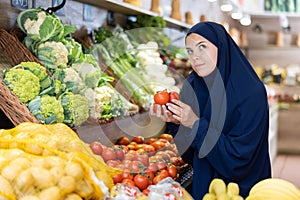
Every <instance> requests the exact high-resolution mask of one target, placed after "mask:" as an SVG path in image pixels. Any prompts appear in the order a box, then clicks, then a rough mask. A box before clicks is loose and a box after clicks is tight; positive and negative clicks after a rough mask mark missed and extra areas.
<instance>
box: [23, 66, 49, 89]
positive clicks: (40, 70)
mask: <svg viewBox="0 0 300 200" xmlns="http://www.w3.org/2000/svg"><path fill="white" fill-rule="evenodd" d="M20 66H22V67H23V68H24V69H26V70H29V71H30V72H32V73H33V74H34V75H36V76H37V77H38V78H39V79H40V86H41V90H44V89H45V88H48V87H49V86H51V84H52V79H51V77H50V76H49V75H48V74H47V70H46V68H45V67H44V66H42V65H40V64H39V63H36V62H21V63H20Z"/></svg>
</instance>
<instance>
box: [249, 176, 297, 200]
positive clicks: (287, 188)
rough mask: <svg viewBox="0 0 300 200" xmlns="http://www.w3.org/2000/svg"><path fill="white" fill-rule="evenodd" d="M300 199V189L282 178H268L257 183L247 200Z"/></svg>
mask: <svg viewBox="0 0 300 200" xmlns="http://www.w3.org/2000/svg"><path fill="white" fill-rule="evenodd" d="M261 199H263V200H300V191H299V189H298V188H297V187H296V186H295V185H294V184H293V183H291V182H289V181H287V180H284V179H280V178H268V179H264V180H262V181H260V182H258V183H256V184H255V185H254V186H253V187H252V188H251V190H250V192H249V196H248V197H247V198H246V200H261Z"/></svg>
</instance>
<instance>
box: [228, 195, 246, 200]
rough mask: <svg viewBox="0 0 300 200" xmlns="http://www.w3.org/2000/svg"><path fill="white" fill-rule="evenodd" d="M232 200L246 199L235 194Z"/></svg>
mask: <svg viewBox="0 0 300 200" xmlns="http://www.w3.org/2000/svg"><path fill="white" fill-rule="evenodd" d="M231 200H244V198H243V197H242V196H240V195H234V196H232V197H231Z"/></svg>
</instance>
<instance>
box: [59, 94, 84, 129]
mask: <svg viewBox="0 0 300 200" xmlns="http://www.w3.org/2000/svg"><path fill="white" fill-rule="evenodd" d="M60 101H61V104H62V106H63V109H64V121H63V122H64V123H65V124H67V125H68V126H70V127H74V126H79V125H80V124H82V123H83V122H85V121H86V120H87V119H88V118H89V104H88V101H87V99H86V98H85V97H83V96H81V95H80V94H73V93H72V92H67V93H65V94H63V95H62V96H61V97H60Z"/></svg>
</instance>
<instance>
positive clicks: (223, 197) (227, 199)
mask: <svg viewBox="0 0 300 200" xmlns="http://www.w3.org/2000/svg"><path fill="white" fill-rule="evenodd" d="M217 200H230V197H229V196H228V195H227V193H221V194H219V195H218V196H217Z"/></svg>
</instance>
